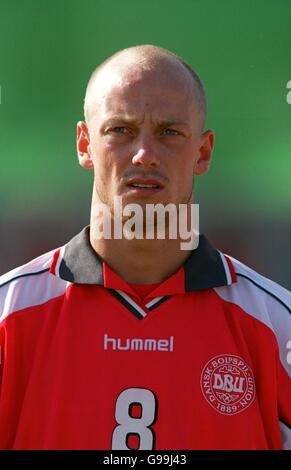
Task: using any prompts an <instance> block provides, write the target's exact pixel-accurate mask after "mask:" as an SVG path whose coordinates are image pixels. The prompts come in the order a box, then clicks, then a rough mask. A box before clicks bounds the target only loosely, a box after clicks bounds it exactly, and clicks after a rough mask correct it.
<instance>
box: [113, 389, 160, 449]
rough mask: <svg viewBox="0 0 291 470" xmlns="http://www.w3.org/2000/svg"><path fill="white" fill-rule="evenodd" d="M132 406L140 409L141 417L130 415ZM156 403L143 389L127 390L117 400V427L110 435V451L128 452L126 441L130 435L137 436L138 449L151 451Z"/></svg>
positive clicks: (152, 396)
mask: <svg viewBox="0 0 291 470" xmlns="http://www.w3.org/2000/svg"><path fill="white" fill-rule="evenodd" d="M133 405H139V406H140V407H141V416H140V417H139V418H134V417H133V416H132V415H131V408H132V406H133ZM156 408H157V401H156V397H155V395H154V394H153V392H151V391H150V390H147V389H145V388H127V389H126V390H124V391H123V392H122V393H121V394H120V395H119V396H118V398H117V401H116V405H115V419H116V421H117V422H118V426H116V428H115V429H114V431H113V435H112V450H130V448H129V447H128V446H127V439H128V437H129V435H130V434H135V435H138V436H139V442H140V443H139V449H140V450H151V449H153V447H154V438H155V434H154V431H153V430H152V429H151V428H150V427H149V426H151V425H152V424H153V423H154V421H155V417H156Z"/></svg>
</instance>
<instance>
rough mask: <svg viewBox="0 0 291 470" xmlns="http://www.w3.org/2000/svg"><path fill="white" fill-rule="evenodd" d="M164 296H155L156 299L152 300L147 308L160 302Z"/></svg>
mask: <svg viewBox="0 0 291 470" xmlns="http://www.w3.org/2000/svg"><path fill="white" fill-rule="evenodd" d="M163 298H164V296H163V295H162V296H161V297H155V298H154V299H152V300H150V301H149V302H148V303H147V304H145V305H146V307H147V308H150V307H152V306H153V305H155V304H156V303H158V302H159V301H160V300H161V299H163Z"/></svg>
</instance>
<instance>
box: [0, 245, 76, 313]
mask: <svg viewBox="0 0 291 470" xmlns="http://www.w3.org/2000/svg"><path fill="white" fill-rule="evenodd" d="M54 252H55V250H53V251H50V252H49V253H45V254H44V255H42V256H39V257H38V258H35V259H34V260H32V261H30V262H29V263H27V264H25V265H23V266H20V267H18V268H15V269H13V270H12V271H10V272H8V273H6V274H4V275H3V276H1V277H0V285H2V284H4V283H6V284H5V285H2V287H1V288H0V321H3V320H4V319H5V318H7V317H8V316H9V315H10V314H12V313H14V312H17V311H19V310H23V309H24V308H27V307H33V306H35V305H40V304H43V303H45V302H47V301H48V300H51V299H53V298H55V297H59V296H60V295H62V294H64V292H65V290H66V288H67V287H68V285H70V283H69V282H67V281H63V280H62V279H60V278H58V277H56V276H54V275H53V274H51V273H50V272H49V271H45V272H43V273H39V274H37V273H38V272H39V271H42V270H44V269H48V268H49V266H50V264H51V262H52V255H53V253H54ZM19 276H21V277H19Z"/></svg>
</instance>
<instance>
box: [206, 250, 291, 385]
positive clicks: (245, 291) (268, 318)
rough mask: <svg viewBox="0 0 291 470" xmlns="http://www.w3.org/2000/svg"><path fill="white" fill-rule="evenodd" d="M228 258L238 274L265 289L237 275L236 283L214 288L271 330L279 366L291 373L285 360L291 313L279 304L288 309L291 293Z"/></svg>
mask: <svg viewBox="0 0 291 470" xmlns="http://www.w3.org/2000/svg"><path fill="white" fill-rule="evenodd" d="M230 259H231V261H232V263H233V266H234V268H235V272H236V273H237V274H242V275H244V276H247V277H248V278H249V279H251V280H253V281H254V282H256V283H257V284H258V285H259V286H261V287H262V288H263V289H266V291H267V292H265V291H264V290H263V289H261V288H259V287H257V286H256V285H255V284H253V283H252V282H251V281H249V280H248V279H245V278H244V277H241V276H238V278H237V279H238V281H237V283H234V284H232V285H231V287H228V286H225V287H217V288H216V289H215V291H216V293H217V294H218V295H219V297H221V298H222V299H223V300H225V301H227V302H231V303H234V304H236V305H238V306H239V307H241V308H242V309H243V310H244V311H245V312H246V313H247V314H248V315H251V316H252V317H254V318H256V319H257V320H259V321H261V322H262V323H264V324H265V325H266V326H267V327H269V328H270V329H271V330H272V331H273V332H274V334H275V336H276V338H277V342H278V345H279V350H280V359H281V362H282V365H283V366H284V368H285V369H286V371H287V373H288V374H289V376H291V364H289V363H288V362H287V354H288V352H290V349H288V348H287V343H288V341H290V339H291V315H290V313H289V312H288V310H287V309H286V308H285V307H284V305H282V304H281V303H280V301H282V302H283V303H284V304H285V305H286V306H287V307H288V308H291V293H290V292H289V291H287V290H286V289H284V288H283V287H281V286H279V285H278V284H276V283H275V282H273V281H271V280H270V279H267V278H265V277H263V276H261V275H260V274H258V273H257V272H255V271H254V270H252V269H251V268H249V267H247V266H245V265H243V264H242V263H240V262H239V261H237V260H235V259H234V258H230ZM272 295H274V296H275V297H276V298H278V299H279V300H280V301H278V300H277V299H276V298H274V297H273V296H272Z"/></svg>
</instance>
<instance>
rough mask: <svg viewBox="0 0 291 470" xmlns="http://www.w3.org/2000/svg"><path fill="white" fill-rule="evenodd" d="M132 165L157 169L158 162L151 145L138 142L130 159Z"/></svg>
mask: <svg viewBox="0 0 291 470" xmlns="http://www.w3.org/2000/svg"><path fill="white" fill-rule="evenodd" d="M132 164H133V165H134V166H143V167H144V168H157V167H158V166H159V164H160V161H159V159H158V157H157V153H156V150H155V147H154V145H153V143H151V144H150V143H149V142H140V143H139V145H138V146H137V148H136V151H135V154H134V156H133V157H132Z"/></svg>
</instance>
